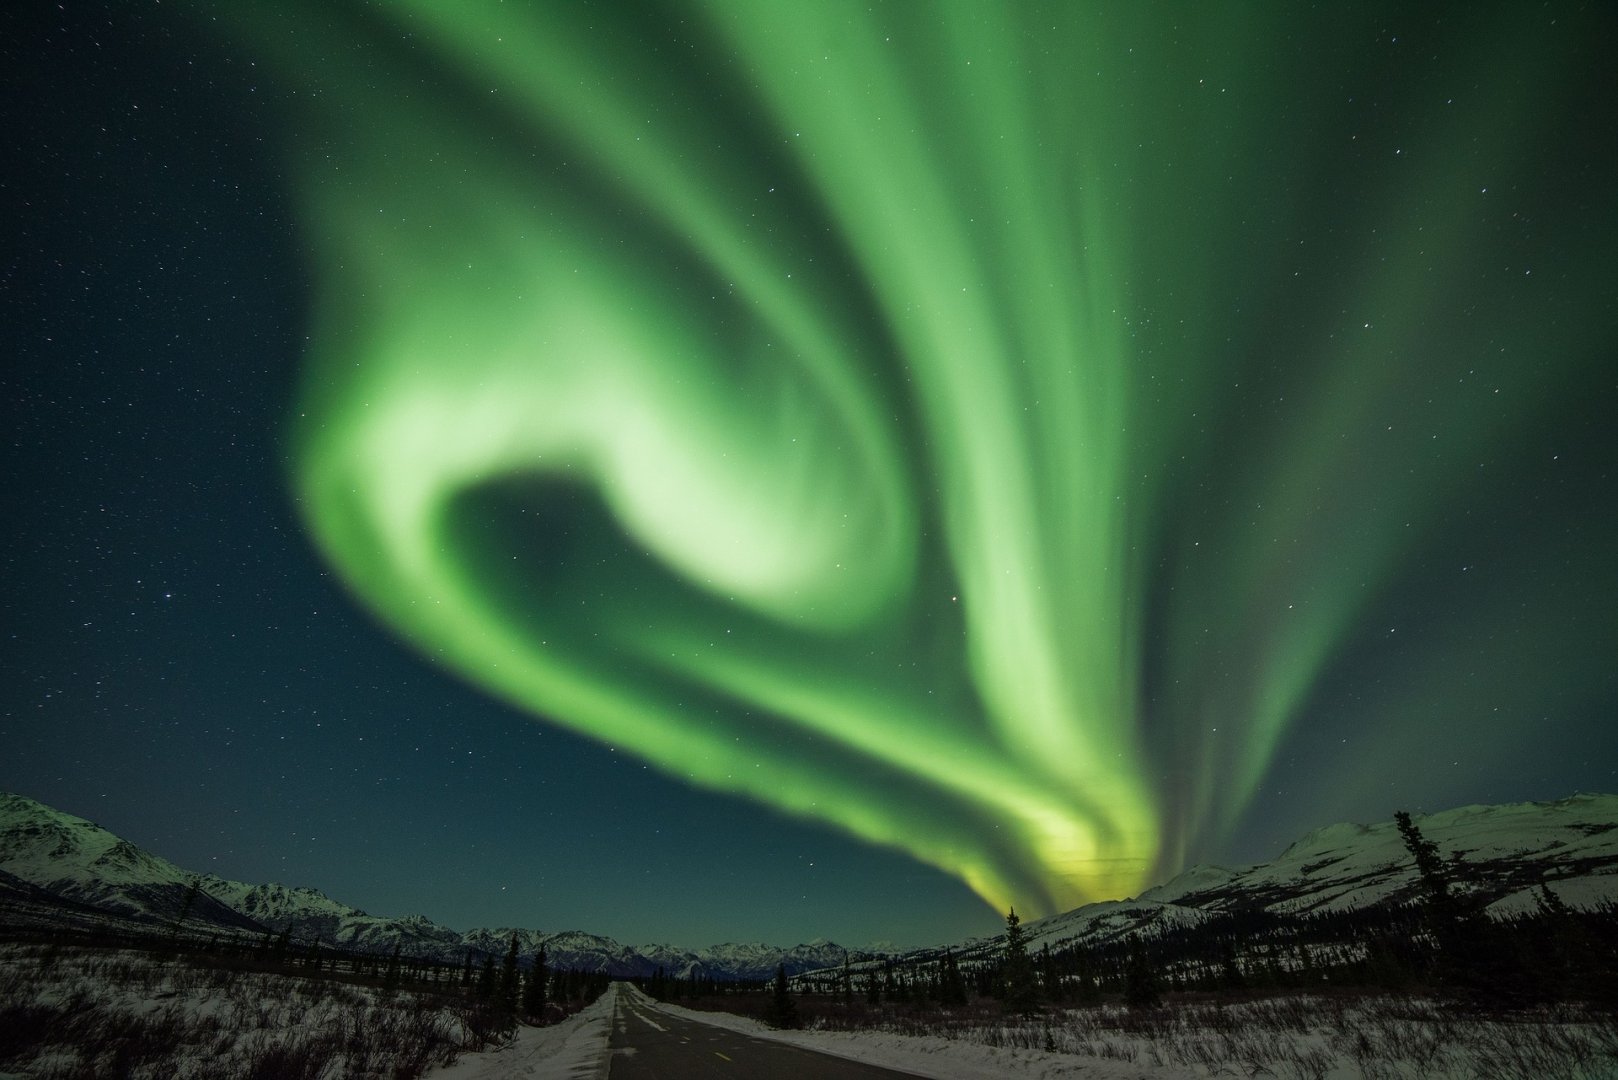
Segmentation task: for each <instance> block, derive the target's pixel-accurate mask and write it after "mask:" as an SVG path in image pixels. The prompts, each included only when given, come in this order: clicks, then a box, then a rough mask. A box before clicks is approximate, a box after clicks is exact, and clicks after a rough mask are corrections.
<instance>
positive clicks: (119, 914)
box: [0, 793, 873, 979]
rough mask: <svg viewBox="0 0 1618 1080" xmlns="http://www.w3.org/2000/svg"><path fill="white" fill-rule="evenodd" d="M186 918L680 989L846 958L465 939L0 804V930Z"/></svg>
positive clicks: (421, 921) (585, 939)
mask: <svg viewBox="0 0 1618 1080" xmlns="http://www.w3.org/2000/svg"><path fill="white" fill-rule="evenodd" d="M193 885H194V886H195V887H196V891H195V893H194V894H193V892H192V888H193ZM188 898H189V906H188V905H187V901H188ZM182 913H183V914H184V929H185V931H186V932H187V933H188V934H207V933H239V934H256V935H263V934H266V933H274V934H279V933H280V932H281V931H283V930H287V931H290V933H291V935H292V937H293V938H294V939H297V940H300V941H319V942H320V943H321V944H322V945H326V946H335V947H337V948H341V949H350V950H355V951H362V952H376V953H390V952H392V951H393V948H394V946H395V945H398V946H399V947H400V949H401V951H402V952H403V953H404V954H405V955H406V956H415V957H421V958H427V959H434V960H440V961H444V962H446V963H454V964H459V963H461V962H462V960H463V959H464V958H465V957H466V956H467V955H468V954H470V955H471V956H472V957H473V961H474V963H481V962H482V958H483V957H484V955H486V954H492V955H494V956H496V957H497V958H498V957H501V956H504V955H505V952H506V949H507V948H508V947H509V945H510V943H511V936H512V935H513V934H516V935H517V939H518V948H519V950H520V951H521V954H522V956H523V958H524V959H525V960H526V959H527V958H528V957H530V956H532V955H533V954H534V953H535V952H537V951H538V949H539V948H540V946H544V948H545V952H546V957H547V959H548V961H549V963H550V964H551V965H552V966H553V967H558V968H572V969H575V970H580V971H602V972H609V973H611V974H615V975H651V974H653V973H654V972H655V971H656V970H657V969H658V968H660V967H661V968H662V969H663V970H664V971H665V972H666V973H667V974H669V975H673V976H677V977H680V978H685V977H688V976H690V975H692V974H698V975H705V976H711V977H714V978H721V979H762V978H768V977H771V976H773V975H774V974H775V969H776V966H777V965H779V964H784V965H786V968H787V970H788V972H790V973H793V974H796V973H798V972H801V971H808V970H812V969H815V968H822V967H829V966H831V965H834V964H841V963H842V962H843V957H844V949H843V947H842V946H841V945H837V944H835V943H833V942H830V941H824V940H822V941H811V942H808V943H806V944H802V945H794V946H792V947H791V948H782V947H780V946H775V945H763V944H726V945H714V946H712V947H710V948H706V949H702V950H699V951H696V952H692V951H689V950H686V949H680V948H677V947H674V946H671V945H640V946H634V945H622V944H620V943H618V942H617V941H614V940H613V939H612V938H609V937H602V936H601V935H599V934H589V933H585V932H583V931H579V930H564V931H561V932H558V933H546V932H543V931H539V930H526V929H521V928H516V927H489V928H482V929H475V930H468V931H465V932H461V931H458V930H451V929H449V928H448V927H445V926H440V925H438V924H437V923H435V922H433V921H431V920H430V919H427V918H426V917H424V916H421V915H407V916H402V917H397V918H395V917H389V916H379V915H370V914H367V913H366V912H364V911H361V910H360V909H358V908H354V907H350V906H348V905H347V904H344V903H340V902H339V901H336V900H333V899H332V898H331V897H329V896H327V895H326V894H325V893H323V892H320V891H319V890H317V889H310V888H301V887H291V886H287V885H249V884H246V883H244V882H240V881H228V880H226V879H224V878H221V877H216V876H214V875H211V874H193V873H191V872H189V871H187V870H182V869H181V868H180V867H178V866H175V865H174V864H173V863H171V862H169V861H168V860H167V859H164V858H161V857H160V856H157V855H153V854H152V853H150V852H148V851H144V850H142V849H141V848H139V847H137V846H135V845H134V844H132V843H130V842H129V841H127V840H123V839H121V838H119V837H117V836H115V835H113V834H112V833H110V832H108V831H107V830H106V829H103V828H101V827H100V826H99V825H95V824H93V823H92V822H89V821H86V820H84V819H83V818H79V817H74V816H73V815H72V814H67V813H64V812H62V811H60V810H56V809H53V808H52V807H49V806H46V805H44V804H43V803H40V802H36V801H34V800H33V799H29V798H27V797H25V796H22V795H12V794H5V793H0V926H4V925H11V926H22V927H52V926H64V925H65V926H72V927H78V928H82V929H112V930H125V929H127V930H134V931H136V932H141V931H144V932H147V933H150V932H152V931H153V930H154V929H155V930H161V931H166V930H168V929H170V928H172V927H173V926H174V925H175V923H176V920H178V919H179V918H180V917H181V915H182ZM848 955H849V957H850V958H851V959H853V960H865V959H870V958H871V957H872V955H873V954H872V953H870V952H868V951H862V950H857V949H856V950H850V951H849V952H848Z"/></svg>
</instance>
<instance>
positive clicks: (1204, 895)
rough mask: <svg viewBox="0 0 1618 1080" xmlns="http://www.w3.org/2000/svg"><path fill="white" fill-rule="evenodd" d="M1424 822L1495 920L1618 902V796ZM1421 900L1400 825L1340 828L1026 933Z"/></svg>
mask: <svg viewBox="0 0 1618 1080" xmlns="http://www.w3.org/2000/svg"><path fill="white" fill-rule="evenodd" d="M1413 820H1414V822H1415V824H1416V826H1417V827H1418V828H1419V829H1420V830H1421V832H1422V835H1423V836H1424V837H1426V839H1428V840H1430V841H1432V842H1433V843H1435V844H1437V845H1438V848H1439V850H1440V851H1441V852H1442V853H1443V855H1444V857H1445V858H1446V859H1456V860H1459V863H1458V868H1457V874H1456V879H1457V880H1456V887H1457V888H1458V889H1460V890H1463V891H1466V892H1469V893H1472V894H1474V895H1475V897H1476V898H1477V899H1478V900H1479V901H1480V902H1482V903H1483V904H1484V905H1485V906H1486V910H1487V911H1488V912H1489V913H1490V914H1491V915H1495V916H1504V915H1509V914H1512V913H1514V912H1519V911H1524V910H1529V909H1532V908H1533V907H1535V906H1536V904H1537V903H1538V901H1537V898H1536V892H1537V889H1538V887H1539V886H1540V885H1541V884H1542V883H1543V884H1544V885H1546V886H1547V887H1548V888H1550V889H1551V891H1553V892H1554V893H1556V894H1557V895H1558V896H1559V897H1560V898H1561V899H1562V900H1563V902H1564V903H1566V904H1567V905H1568V906H1570V907H1575V908H1580V907H1594V906H1597V905H1599V904H1603V903H1614V902H1618V795H1575V796H1573V797H1571V798H1567V799H1560V800H1557V801H1555V802H1539V803H1507V804H1503V805H1499V806H1463V807H1461V808H1459V809H1456V810H1446V811H1444V812H1442V813H1437V814H1430V815H1427V816H1425V817H1421V816H1414V817H1413ZM1416 894H1417V880H1416V869H1415V864H1414V863H1413V862H1412V860H1411V858H1410V854H1409V852H1408V851H1407V850H1406V849H1405V845H1404V841H1403V839H1402V838H1401V837H1400V836H1399V831H1398V828H1397V826H1396V825H1395V824H1394V822H1393V821H1392V819H1389V820H1387V821H1380V822H1376V823H1374V824H1370V825H1358V824H1349V823H1345V824H1338V825H1328V826H1326V827H1325V828H1322V829H1316V830H1315V831H1313V832H1311V833H1309V834H1307V835H1306V836H1304V837H1303V838H1302V839H1300V840H1298V841H1297V842H1296V843H1294V844H1293V845H1292V846H1291V847H1289V848H1287V849H1286V850H1285V851H1284V852H1282V853H1281V854H1280V856H1279V857H1277V858H1276V859H1274V860H1273V861H1271V862H1265V863H1257V864H1255V865H1252V866H1247V867H1241V868H1235V869H1232V868H1227V867H1221V866H1197V867H1193V868H1192V869H1190V870H1187V871H1185V872H1184V873H1182V874H1180V875H1179V876H1177V877H1175V878H1173V879H1171V880H1169V881H1166V882H1164V883H1163V884H1161V885H1159V886H1157V887H1156V888H1152V889H1148V890H1147V891H1146V892H1144V893H1142V894H1141V895H1140V896H1138V897H1135V898H1134V899H1132V900H1112V901H1107V902H1105V903H1099V904H1087V905H1085V906H1084V907H1081V908H1076V909H1074V910H1073V911H1069V912H1064V913H1063V914H1060V915H1053V916H1051V917H1049V918H1045V919H1039V920H1036V921H1033V922H1029V923H1026V924H1024V929H1025V930H1026V931H1027V934H1028V941H1029V943H1030V947H1031V948H1033V949H1035V950H1038V949H1040V948H1042V947H1044V946H1045V945H1047V944H1048V945H1049V946H1050V947H1051V948H1052V949H1053V950H1058V949H1061V948H1063V947H1066V946H1069V945H1073V944H1080V945H1083V944H1091V943H1098V942H1105V941H1109V940H1115V939H1118V938H1121V937H1127V936H1129V935H1132V934H1140V933H1151V932H1154V931H1155V930H1158V929H1161V928H1164V927H1169V926H1194V925H1196V924H1198V923H1202V922H1207V921H1209V920H1211V919H1213V918H1215V917H1217V916H1219V915H1222V914H1226V913H1231V912H1241V911H1254V910H1262V911H1270V912H1275V913H1278V914H1281V913H1284V914H1300V913H1308V912H1334V911H1347V910H1351V909H1355V908H1365V907H1371V906H1374V905H1379V904H1402V903H1407V902H1411V901H1413V900H1415V899H1416ZM1003 940H1004V938H1003V937H989V938H978V939H975V940H973V941H969V942H966V943H964V944H963V945H960V946H956V947H955V951H956V953H957V954H958V955H960V956H962V957H971V956H975V955H980V954H983V953H986V952H989V951H992V950H996V949H998V948H999V947H1000V943H1001V942H1003ZM935 951H936V950H923V951H922V953H920V954H917V955H918V957H924V956H925V955H930V954H931V953H933V952H935Z"/></svg>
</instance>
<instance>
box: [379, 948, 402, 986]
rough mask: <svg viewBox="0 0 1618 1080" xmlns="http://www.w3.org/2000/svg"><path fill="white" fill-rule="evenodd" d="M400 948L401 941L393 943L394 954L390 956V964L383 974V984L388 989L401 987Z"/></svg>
mask: <svg viewBox="0 0 1618 1080" xmlns="http://www.w3.org/2000/svg"><path fill="white" fill-rule="evenodd" d="M399 950H400V943H399V942H397V941H395V942H394V943H393V955H392V956H390V957H388V966H387V968H386V970H385V971H384V972H383V975H382V985H383V987H384V988H385V989H388V990H397V989H399Z"/></svg>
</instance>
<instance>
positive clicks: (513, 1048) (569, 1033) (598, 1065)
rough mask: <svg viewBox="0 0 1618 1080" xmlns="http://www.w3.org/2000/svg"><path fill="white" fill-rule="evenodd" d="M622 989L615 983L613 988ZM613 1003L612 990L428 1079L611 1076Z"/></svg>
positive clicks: (584, 1078) (554, 1079) (588, 1078)
mask: <svg viewBox="0 0 1618 1080" xmlns="http://www.w3.org/2000/svg"><path fill="white" fill-rule="evenodd" d="M622 985H624V984H622V983H614V984H613V987H614V988H615V989H616V988H617V987H619V986H622ZM614 1001H615V997H614V993H613V991H612V990H609V991H608V992H607V993H605V994H602V995H601V997H599V998H597V999H596V1000H595V1002H594V1003H593V1004H591V1005H588V1006H586V1007H585V1008H584V1009H583V1010H582V1011H580V1012H578V1013H576V1014H574V1015H573V1016H570V1017H568V1018H567V1019H566V1020H564V1021H562V1022H561V1023H559V1024H554V1025H552V1026H550V1027H542V1028H539V1027H527V1026H523V1027H520V1028H518V1029H517V1037H516V1038H515V1039H513V1040H512V1041H511V1042H510V1043H509V1044H507V1045H506V1046H502V1047H500V1048H499V1049H497V1050H492V1051H488V1052H486V1053H481V1054H466V1055H464V1056H462V1057H461V1058H460V1059H459V1060H458V1061H456V1062H455V1063H454V1064H453V1065H448V1066H445V1067H443V1068H440V1069H437V1070H435V1071H433V1072H432V1073H430V1074H429V1075H430V1076H431V1077H432V1078H433V1080H505V1078H507V1077H534V1078H535V1080H599V1078H601V1077H605V1076H606V1075H607V1064H608V1062H607V1038H608V1036H610V1035H611V1034H612V1013H613V1004H614Z"/></svg>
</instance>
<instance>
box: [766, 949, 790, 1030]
mask: <svg viewBox="0 0 1618 1080" xmlns="http://www.w3.org/2000/svg"><path fill="white" fill-rule="evenodd" d="M764 1022H765V1023H766V1024H769V1025H770V1026H771V1027H773V1028H795V1027H797V1026H798V1003H797V1002H796V1001H794V1000H793V999H792V991H791V990H790V989H788V988H787V966H786V964H784V963H783V964H777V965H776V966H775V986H774V988H773V989H772V991H771V993H770V1002H769V1005H768V1006H766V1007H765V1010H764Z"/></svg>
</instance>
